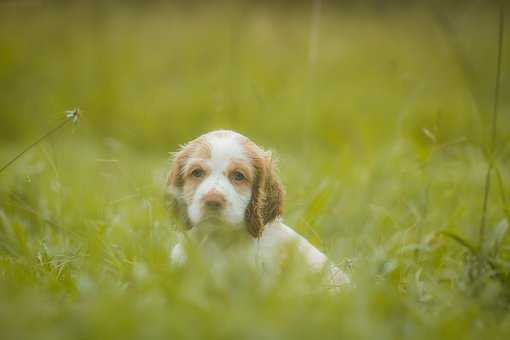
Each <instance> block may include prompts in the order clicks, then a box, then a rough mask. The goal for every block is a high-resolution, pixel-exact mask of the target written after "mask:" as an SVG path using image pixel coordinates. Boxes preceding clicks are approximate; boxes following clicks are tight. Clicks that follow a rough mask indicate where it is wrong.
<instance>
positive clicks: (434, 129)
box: [0, 1, 510, 339]
mask: <svg viewBox="0 0 510 340" xmlns="http://www.w3.org/2000/svg"><path fill="white" fill-rule="evenodd" d="M0 6H2V10H0V27H1V28H2V29H0V48H1V49H2V53H0V77H1V79H2V82H1V83H0V87H1V89H2V91H0V111H1V112H2V124H1V127H0V131H1V132H2V134H1V136H0V139H1V140H2V143H1V144H0V159H2V160H8V159H9V158H10V157H12V156H13V155H14V154H15V153H16V152H17V151H19V150H20V149H22V148H23V147H24V146H25V145H27V144H29V142H30V141H33V140H34V139H35V138H36V137H37V136H39V135H41V134H42V133H43V132H44V130H45V128H46V127H47V128H48V129H49V128H51V127H52V126H55V125H56V124H55V122H57V121H58V120H59V119H61V118H62V117H63V114H64V111H65V110H66V109H70V108H73V107H75V106H79V107H80V108H81V109H82V110H83V117H82V118H83V119H82V121H81V122H80V123H79V125H78V126H77V127H75V128H73V127H71V126H68V127H66V128H65V129H63V130H62V131H60V132H59V133H58V134H57V135H54V136H52V137H51V138H50V139H48V140H47V141H46V142H45V143H42V144H40V145H39V146H37V147H36V148H34V149H33V150H31V151H30V152H29V153H27V154H26V155H24V156H23V157H22V158H20V159H19V160H18V161H17V162H16V163H14V164H13V165H12V167H10V168H9V169H7V170H6V171H4V172H2V173H1V174H0V330H1V337H2V339H22V338H30V339H32V338H37V339H46V338H47V339H68V338H83V339H92V338H95V339H97V338H105V339H109V338H124V339H128V338H133V339H139V338H154V339H159V338H210V339H220V338H221V339H225V338H253V339H259V338H268V339H273V338H274V339H281V338H288V339H309V338H324V339H327V338H332V339H333V338H334V339H337V338H360V339H373V338H374V337H377V338H379V339H396V338H397V339H398V338H416V339H421V338H423V339H430V338H436V339H457V338H462V339H479V338H482V337H483V338H506V337H508V335H509V334H510V314H509V304H510V296H509V293H508V292H510V277H509V275H510V274H509V273H510V244H509V239H508V234H507V233H506V228H507V227H505V226H507V224H508V220H510V216H508V211H509V210H510V206H509V204H508V199H507V197H508V190H509V189H508V188H509V187H510V167H509V166H508V164H510V162H509V161H508V160H509V158H510V153H509V150H508V138H509V136H510V119H509V118H508V115H507V114H506V113H507V112H508V107H509V104H510V103H509V102H508V100H509V99H508V98H506V97H507V96H504V93H506V92H505V91H506V90H505V89H506V84H505V79H507V78H508V72H510V68H509V67H508V66H509V65H508V62H507V61H506V60H508V58H505V53H506V51H508V44H509V41H510V40H509V39H507V38H506V37H505V39H504V48H503V58H502V61H503V63H502V78H501V79H502V83H501V101H500V111H501V115H500V117H499V120H498V125H497V131H498V133H497V135H498V140H497V141H496V145H497V147H496V149H497V153H496V155H497V157H496V160H495V163H494V165H495V168H494V169H495V170H494V171H493V175H492V176H493V177H492V185H493V186H492V189H491V190H490V192H489V196H488V204H487V210H486V215H485V223H486V234H485V239H486V241H487V247H488V249H490V261H487V262H483V265H480V264H479V261H480V259H479V257H477V256H476V253H477V247H478V244H477V241H478V238H479V228H480V218H481V214H482V207H483V195H484V183H485V175H486V171H487V164H488V163H487V160H488V159H490V157H488V156H487V154H488V152H486V151H485V150H486V149H487V146H488V145H490V143H491V134H489V133H488V131H490V122H491V116H492V112H491V109H492V104H493V103H492V101H491V100H492V98H493V95H492V93H491V91H492V89H493V88H494V80H495V69H496V67H495V62H496V52H497V46H496V44H497V24H495V23H496V22H497V17H498V15H497V10H496V8H495V7H492V6H491V5H487V4H483V5H482V4H480V3H476V2H473V3H465V4H464V5H463V6H460V5H458V4H457V5H455V4H453V5H450V6H448V5H444V4H443V5H441V6H434V5H427V6H425V5H420V4H417V3H415V4H412V5H409V4H408V5H402V4H394V5H387V6H383V7H378V6H376V5H373V4H370V3H360V4H357V5H352V6H346V5H344V6H338V7H337V6H333V5H332V4H331V3H329V2H325V1H323V2H322V4H321V6H319V9H320V17H317V12H314V8H315V10H316V11H317V7H314V5H313V4H308V3H300V4H299V5H296V6H293V7H291V6H290V5H270V4H253V3H250V2H240V3H229V2H226V3H221V4H219V5H216V6H213V5H207V4H202V3H195V4H193V5H166V4H161V3H159V4H152V5H143V6H139V5H135V4H130V5H122V6H121V5H118V4H113V3H109V4H102V5H99V4H95V5H85V4H83V3H82V4H80V3H78V4H72V5H69V4H68V5H64V4H47V5H44V6H43V5H41V4H38V3H35V4H31V3H27V4H26V5H25V6H21V5H15V4H12V3H6V4H1V5H0ZM315 6H316V5H315ZM455 6H456V7H455ZM314 13H315V14H314ZM438 13H440V14H441V16H438ZM445 18H446V19H445ZM445 20H446V21H445ZM445 22H447V24H448V25H447V26H445V25H444V23H445ZM27 23H30V24H27ZM445 27H447V28H445ZM311 32H313V34H311ZM310 48H313V49H314V51H311V50H310ZM505 76H506V78H505ZM60 113H61V114H62V116H60ZM220 127H225V128H231V129H236V130H239V131H241V132H243V133H245V134H246V135H248V136H250V137H252V138H253V139H254V140H255V141H257V142H259V143H260V144H262V145H264V146H266V147H270V148H271V149H273V150H275V152H276V154H277V155H278V158H279V160H280V162H279V163H280V174H281V177H282V180H283V183H284V185H285V187H286V189H287V196H286V200H285V215H284V216H285V220H286V222H287V223H288V224H290V225H292V226H293V227H294V228H295V229H296V230H298V231H299V232H300V233H301V234H303V235H305V236H306V237H307V238H308V239H309V240H310V241H311V242H312V243H314V244H315V245H316V246H318V247H319V248H321V249H323V250H324V251H325V252H326V253H327V254H328V256H329V257H330V258H331V259H332V260H333V261H335V262H336V263H338V264H339V265H340V266H341V267H342V268H344V269H345V270H346V271H348V272H349V273H350V275H351V277H352V280H353V281H354V282H355V284H356V288H354V289H352V290H349V291H345V292H342V293H340V294H337V295H331V294H328V293H326V292H323V291H320V290H319V291H317V290H316V289H314V285H313V283H312V284H311V286H312V287H310V285H306V284H305V285H302V284H299V282H301V281H302V280H301V279H300V273H299V265H295V264H292V263H289V265H288V266H287V267H285V270H284V271H283V272H282V274H281V275H279V276H276V277H274V278H272V279H273V284H272V285H267V282H266V281H265V278H261V277H260V275H258V274H257V273H256V272H252V271H250V270H248V269H246V267H243V266H242V264H241V263H238V262H237V261H232V263H229V264H228V265H227V266H226V268H225V269H224V271H223V272H222V274H221V275H218V274H217V273H215V272H214V271H212V270H210V269H209V268H208V264H207V263H206V262H203V261H201V260H200V259H197V260H196V261H195V262H193V263H192V265H189V266H186V267H185V268H175V267H173V266H172V265H171V264H170V263H169V261H168V251H169V247H170V246H171V245H172V244H174V243H175V241H176V235H177V233H176V229H177V226H176V225H175V223H174V221H172V220H171V218H170V216H169V214H168V212H167V211H166V209H165V205H164V201H163V192H164V188H163V183H164V178H165V174H166V171H167V169H168V167H169V163H168V158H169V157H168V154H167V152H170V151H174V150H175V149H176V148H177V145H178V144H179V143H183V142H185V141H187V140H189V139H191V138H192V137H194V136H196V135H198V134H200V133H203V132H205V131H208V130H210V129H214V128H220Z"/></svg>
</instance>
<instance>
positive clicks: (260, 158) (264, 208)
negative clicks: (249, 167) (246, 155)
mask: <svg viewBox="0 0 510 340" xmlns="http://www.w3.org/2000/svg"><path fill="white" fill-rule="evenodd" d="M252 161H253V164H254V167H255V180H254V182H253V188H252V197H251V200H250V203H249V204H248V208H247V209H246V216H245V217H246V222H247V224H248V231H249V232H250V234H251V235H252V236H253V237H255V238H258V237H260V235H261V234H262V231H263V229H264V226H265V225H266V224H268V223H270V222H273V221H274V220H275V219H276V218H277V217H279V216H280V215H281V214H282V210H283V187H282V185H281V183H280V180H279V179H278V175H277V173H276V164H275V162H274V160H273V158H272V155H271V153H270V152H262V153H259V154H258V155H255V156H253V157H252Z"/></svg>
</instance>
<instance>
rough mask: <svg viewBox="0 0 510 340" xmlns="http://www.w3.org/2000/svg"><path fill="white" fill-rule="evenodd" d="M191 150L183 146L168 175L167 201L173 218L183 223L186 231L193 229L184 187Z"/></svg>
mask: <svg viewBox="0 0 510 340" xmlns="http://www.w3.org/2000/svg"><path fill="white" fill-rule="evenodd" d="M190 154H191V148H190V147H189V145H183V146H182V147H181V148H180V150H179V151H178V152H176V153H174V155H173V158H172V165H171V167H170V171H169V172H168V175H167V181H166V191H165V201H166V203H167V206H168V207H169V210H170V212H171V213H172V215H173V217H174V218H175V219H176V220H177V221H178V222H181V223H182V224H183V225H184V227H185V228H186V229H190V228H191V222H190V220H189V218H188V214H187V213H186V204H185V202H184V200H183V197H182V195H183V193H182V187H183V185H184V178H183V171H184V165H185V164H186V161H187V159H188V158H189V157H190Z"/></svg>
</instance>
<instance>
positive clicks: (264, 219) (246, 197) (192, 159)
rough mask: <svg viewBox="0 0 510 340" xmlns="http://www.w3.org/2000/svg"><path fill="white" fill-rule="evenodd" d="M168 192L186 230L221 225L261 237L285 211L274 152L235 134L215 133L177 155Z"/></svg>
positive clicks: (182, 148)
mask: <svg viewBox="0 0 510 340" xmlns="http://www.w3.org/2000/svg"><path fill="white" fill-rule="evenodd" d="M167 192H168V195H169V202H170V203H171V208H172V211H173V212H174V214H175V215H176V216H178V217H179V218H180V219H181V220H182V221H183V222H184V225H185V227H186V228H200V225H201V224H202V223H204V222H208V223H211V222H212V223H215V222H218V223H222V224H225V225H228V226H231V227H233V228H247V230H248V232H249V233H250V234H251V235H252V236H253V237H259V236H260V234H261V233H262V229H263V227H264V225H266V224H267V223H269V222H272V221H273V220H274V219H276V218H277V217H278V216H280V215H281V213H282V200H283V190H282V186H281V184H280V181H279V180H278V178H277V175H276V170H275V164H274V162H273V160H272V158H271V153H270V152H267V151H264V150H263V149H262V148H260V147H259V146H257V145H256V144H255V143H253V142H252V141H250V140H249V139H248V138H246V137H244V136H242V135H240V134H238V133H236V132H233V131H225V130H220V131H213V132H210V133H207V134H205V135H203V136H200V137H198V138H197V139H195V140H193V141H191V142H189V143H187V144H185V145H183V146H182V147H181V148H180V150H179V151H178V152H176V153H175V155H174V158H173V164H172V167H171V169H170V172H169V174H168V180H167Z"/></svg>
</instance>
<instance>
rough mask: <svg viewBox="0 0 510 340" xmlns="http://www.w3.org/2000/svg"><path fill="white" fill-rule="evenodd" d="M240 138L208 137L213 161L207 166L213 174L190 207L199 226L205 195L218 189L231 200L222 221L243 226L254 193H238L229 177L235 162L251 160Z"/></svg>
mask: <svg viewBox="0 0 510 340" xmlns="http://www.w3.org/2000/svg"><path fill="white" fill-rule="evenodd" d="M237 136H238V135H237V134H234V133H232V134H229V135H228V136H226V137H225V136H224V135H221V136H218V135H216V134H214V133H210V134H208V135H206V140H207V142H208V144H209V145H210V147H211V158H210V159H208V160H205V163H206V165H207V167H208V169H209V170H210V174H209V175H208V176H207V178H206V179H205V180H204V181H203V182H202V183H200V185H199V186H198V187H197V189H196V191H195V194H194V196H193V201H192V203H191V204H190V205H189V206H188V216H189V218H190V220H191V222H192V223H193V224H194V225H196V224H199V223H200V222H201V220H202V218H203V209H202V199H203V196H204V195H205V194H206V193H207V192H209V191H211V190H216V191H218V192H219V193H220V194H222V195H223V196H224V197H225V198H226V201H227V206H226V208H225V209H224V210H223V212H222V218H223V219H224V220H225V222H227V223H228V224H230V225H232V226H234V227H237V228H241V227H242V222H243V221H244V212H245V210H246V207H247V206H248V203H249V202H250V199H251V192H246V193H238V192H237V191H236V190H235V188H234V186H233V185H232V183H231V182H230V180H229V178H228V176H226V174H225V171H226V169H227V168H228V166H229V165H230V163H231V162H232V161H233V160H244V161H248V158H247V156H246V155H245V153H244V150H243V148H242V146H241V145H240V144H239V143H238V142H236V137H237ZM192 161H193V159H190V161H189V163H192Z"/></svg>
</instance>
